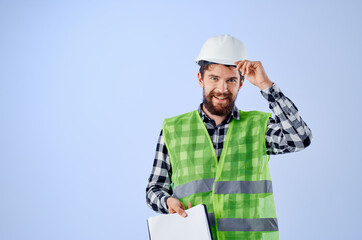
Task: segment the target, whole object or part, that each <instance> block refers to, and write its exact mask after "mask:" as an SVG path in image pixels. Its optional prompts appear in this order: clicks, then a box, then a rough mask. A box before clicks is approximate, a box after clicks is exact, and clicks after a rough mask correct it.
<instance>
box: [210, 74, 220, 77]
mask: <svg viewBox="0 0 362 240" xmlns="http://www.w3.org/2000/svg"><path fill="white" fill-rule="evenodd" d="M207 76H208V77H217V78H219V76H218V75H214V74H209V75H207Z"/></svg>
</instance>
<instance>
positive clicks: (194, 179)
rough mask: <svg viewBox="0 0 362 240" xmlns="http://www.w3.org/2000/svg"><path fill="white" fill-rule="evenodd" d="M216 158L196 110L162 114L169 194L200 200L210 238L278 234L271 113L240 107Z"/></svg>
mask: <svg viewBox="0 0 362 240" xmlns="http://www.w3.org/2000/svg"><path fill="white" fill-rule="evenodd" d="M239 113H240V119H239V120H236V119H233V120H232V121H231V123H230V126H229V129H228V131H227V134H226V136H225V141H224V147H223V150H222V152H221V156H220V159H219V161H218V159H217V156H216V153H215V149H214V147H213V144H212V142H211V139H210V136H209V134H208V132H207V129H206V127H205V125H204V123H203V121H202V119H201V117H200V115H199V113H198V111H197V110H196V111H193V112H189V113H186V114H183V115H180V116H176V117H173V118H168V119H165V121H164V123H163V136H164V139H165V144H166V147H167V149H168V152H169V156H170V162H171V165H172V176H171V181H172V188H173V196H174V197H176V198H178V199H179V200H180V201H181V202H182V203H183V204H184V205H185V206H187V205H188V202H191V203H192V205H197V204H205V205H206V206H207V210H208V213H209V222H210V226H211V231H212V234H213V238H214V239H219V240H221V239H248V240H252V239H255V240H256V239H258V240H259V239H272V240H275V239H279V232H278V222H277V216H276V211H275V205H274V197H273V190H272V182H271V178H270V173H269V166H268V162H269V156H268V155H267V154H266V146H265V134H266V126H267V122H268V119H269V117H271V114H270V113H264V112H258V111H251V112H243V111H239Z"/></svg>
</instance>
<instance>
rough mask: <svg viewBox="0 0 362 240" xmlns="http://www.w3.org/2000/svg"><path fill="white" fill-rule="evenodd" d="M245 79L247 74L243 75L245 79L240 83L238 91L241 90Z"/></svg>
mask: <svg viewBox="0 0 362 240" xmlns="http://www.w3.org/2000/svg"><path fill="white" fill-rule="evenodd" d="M244 80H245V76H244V77H243V80H241V83H240V86H239V90H238V91H240V89H241V87H242V86H243V84H244Z"/></svg>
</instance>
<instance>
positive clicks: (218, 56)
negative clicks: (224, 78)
mask: <svg viewBox="0 0 362 240" xmlns="http://www.w3.org/2000/svg"><path fill="white" fill-rule="evenodd" d="M247 58H248V52H247V51H246V47H245V45H244V43H243V42H241V41H240V40H238V39H236V38H234V37H232V36H230V35H228V34H226V35H219V36H215V37H212V38H209V39H208V40H207V41H206V42H205V43H204V45H203V46H202V48H201V51H200V54H199V56H198V57H197V58H196V59H195V61H196V63H197V64H199V65H200V61H206V62H212V63H219V64H224V65H234V66H235V62H236V61H239V60H244V59H247ZM201 65H202V64H201Z"/></svg>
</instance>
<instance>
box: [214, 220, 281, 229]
mask: <svg viewBox="0 0 362 240" xmlns="http://www.w3.org/2000/svg"><path fill="white" fill-rule="evenodd" d="M217 225H218V230H219V231H249V232H254V231H278V221H277V219H276V218H255V219H253V218H252V219H250V218H249V219H248V218H220V219H218V220H217Z"/></svg>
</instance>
